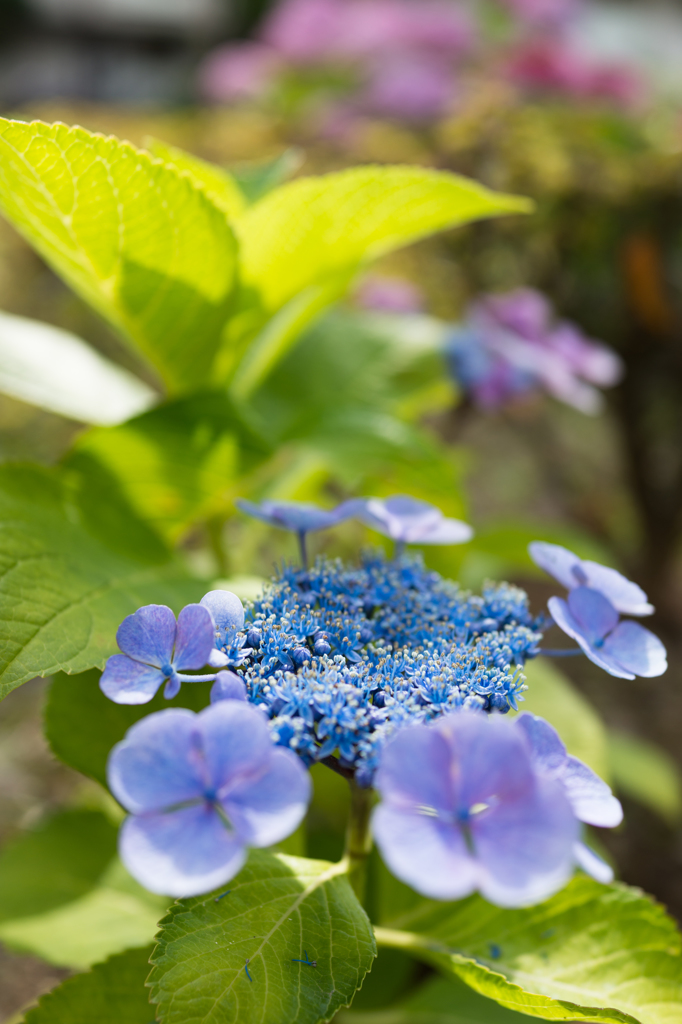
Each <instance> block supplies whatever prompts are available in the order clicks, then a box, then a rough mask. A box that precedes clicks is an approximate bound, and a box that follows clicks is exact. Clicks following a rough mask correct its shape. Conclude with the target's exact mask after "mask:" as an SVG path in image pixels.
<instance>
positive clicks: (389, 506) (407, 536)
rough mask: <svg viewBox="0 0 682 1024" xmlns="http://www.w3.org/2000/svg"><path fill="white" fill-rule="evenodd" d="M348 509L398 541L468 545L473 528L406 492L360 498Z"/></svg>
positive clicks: (349, 505)
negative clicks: (447, 516)
mask: <svg viewBox="0 0 682 1024" xmlns="http://www.w3.org/2000/svg"><path fill="white" fill-rule="evenodd" d="M346 506H347V508H348V510H349V511H350V512H351V513H352V514H353V515H354V516H355V518H356V519H360V520H361V521H362V522H363V523H365V524H366V525H367V526H370V527H371V528H372V529H373V530H377V531H378V532H379V533H383V534H384V535H385V536H386V537H390V538H391V539H392V540H394V541H396V543H397V544H399V545H402V544H465V543H466V542H467V541H469V540H471V538H472V537H473V535H474V531H473V530H472V528H471V527H470V526H469V525H468V524H467V523H463V522H462V521H461V520H459V519H447V518H446V517H445V516H444V515H443V513H442V512H441V510H440V509H439V508H437V507H436V506H435V505H431V504H429V502H428V501H419V499H417V498H412V497H410V496H409V495H407V494H395V495H393V497H391V498H357V499H353V500H352V501H349V502H346Z"/></svg>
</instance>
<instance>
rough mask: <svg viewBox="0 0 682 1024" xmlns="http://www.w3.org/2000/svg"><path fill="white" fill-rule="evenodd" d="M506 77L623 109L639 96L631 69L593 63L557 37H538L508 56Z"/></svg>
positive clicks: (527, 85)
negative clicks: (598, 100)
mask: <svg viewBox="0 0 682 1024" xmlns="http://www.w3.org/2000/svg"><path fill="white" fill-rule="evenodd" d="M506 75H507V77H508V78H510V79H511V81H513V82H515V83H516V84H517V85H521V86H523V87H525V88H528V89H537V90H541V91H543V92H546V91H547V90H548V89H550V90H555V91H556V92H560V93H565V94H566V95H568V96H571V97H574V98H576V99H585V100H589V99H593V100H596V99H603V100H610V101H612V102H614V103H617V104H618V105H620V106H624V107H631V106H633V105H634V104H636V103H637V102H638V101H639V100H640V99H641V98H642V95H643V83H642V81H641V79H640V77H639V76H638V75H637V74H636V72H634V71H633V70H632V69H631V68H629V67H626V66H624V65H620V64H605V63H601V62H596V61H594V60H592V59H590V58H589V57H587V56H586V55H585V54H584V53H583V52H582V51H581V50H579V49H577V48H576V47H575V45H574V44H572V43H570V42H568V41H567V40H565V39H563V38H562V37H561V36H554V35H552V36H541V37H539V38H537V39H532V40H530V41H529V42H527V43H524V44H523V45H521V46H520V47H519V48H518V49H517V50H516V51H515V52H514V53H513V54H512V56H511V58H510V60H509V62H508V64H507V67H506Z"/></svg>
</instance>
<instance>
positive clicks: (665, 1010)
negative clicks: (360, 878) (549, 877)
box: [376, 876, 682, 1024]
mask: <svg viewBox="0 0 682 1024" xmlns="http://www.w3.org/2000/svg"><path fill="white" fill-rule="evenodd" d="M398 929H400V930H398ZM402 929H404V931H403V930H402ZM376 937H377V941H378V942H379V944H380V945H382V944H386V945H389V946H394V947H397V948H401V949H404V950H406V951H408V952H411V953H413V954H414V955H415V956H419V957H421V958H422V959H424V960H426V961H427V962H429V963H431V964H433V965H434V966H436V967H438V968H440V969H441V970H442V971H443V972H445V973H447V974H455V975H457V976H458V977H459V978H461V979H462V980H463V981H465V982H466V983H467V984H468V985H470V986H471V987H472V988H473V989H475V990H476V991H477V992H479V993H480V994H481V995H484V996H487V997H488V998H490V999H494V1000H495V1001H496V1002H498V1003H500V1004H501V1005H502V1006H505V1007H507V1008H508V1009H512V1010H517V1011H519V1012H521V1013H524V1014H528V1015H530V1016H534V1017H542V1018H544V1019H547V1020H587V1021H604V1022H608V1024H619V1022H628V1024H632V1022H633V1021H638V1022H640V1024H673V1022H680V1021H682V957H681V956H680V936H679V933H678V931H677V929H676V927H675V924H674V923H673V921H672V920H671V919H670V918H669V917H668V916H667V915H666V913H665V911H664V910H663V908H662V907H661V906H659V905H658V904H656V903H654V901H653V900H652V899H650V898H649V897H647V896H644V895H643V894H642V893H641V892H640V891H639V890H637V889H630V888H628V887H627V886H624V885H612V886H603V885H599V884H598V883H597V882H594V881H592V879H589V878H586V877H584V876H577V877H576V878H574V879H573V881H572V882H571V883H570V884H569V885H568V886H567V887H566V888H565V889H564V890H563V891H562V892H560V893H558V894H557V895H556V896H554V897H553V898H552V899H550V900H548V901H547V902H546V903H542V904H540V905H539V906H536V907H530V908H528V909H523V910H504V909H501V908H499V907H494V906H492V905H490V904H488V903H486V902H485V901H484V900H483V899H481V898H480V897H478V896H473V897H470V898H469V899H466V900H463V901H461V902H459V903H451V904H437V903H433V902H430V901H423V902H422V904H421V905H420V906H418V907H415V908H414V909H412V910H410V911H408V912H407V913H405V914H403V915H402V916H401V917H400V918H397V919H395V920H394V921H393V922H391V923H390V925H389V927H388V928H379V929H377V930H376Z"/></svg>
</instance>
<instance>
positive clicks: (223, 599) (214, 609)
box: [201, 590, 244, 665]
mask: <svg viewBox="0 0 682 1024" xmlns="http://www.w3.org/2000/svg"><path fill="white" fill-rule="evenodd" d="M201 605H202V607H204V608H207V609H208V610H209V612H210V613H211V618H212V619H213V622H214V625H215V646H216V647H217V648H219V647H224V646H225V644H228V643H229V642H230V641H231V640H233V639H234V636H235V634H236V633H237V632H238V631H239V630H240V629H243V628H244V606H243V605H242V603H241V601H240V600H239V598H238V597H237V595H236V594H233V593H232V592H231V591H230V590H209V592H208V594H204V596H203V597H202V599H201ZM216 664H217V663H216ZM220 664H221V665H225V664H227V661H226V660H225V661H222V662H221V663H220Z"/></svg>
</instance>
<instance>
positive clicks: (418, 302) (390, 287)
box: [355, 274, 423, 313]
mask: <svg viewBox="0 0 682 1024" xmlns="http://www.w3.org/2000/svg"><path fill="white" fill-rule="evenodd" d="M355 298H356V300H357V302H358V304H359V305H360V306H363V307H364V308H365V309H377V310H382V311H383V312H386V313H419V312H420V310H421V309H422V308H423V301H422V294H421V292H420V290H419V288H417V286H416V285H414V284H412V282H411V281H406V280H405V279H404V278H400V277H387V276H384V275H383V274H369V275H368V276H367V277H366V278H365V279H364V281H362V282H361V283H360V285H359V286H358V288H357V289H356V292H355Z"/></svg>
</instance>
